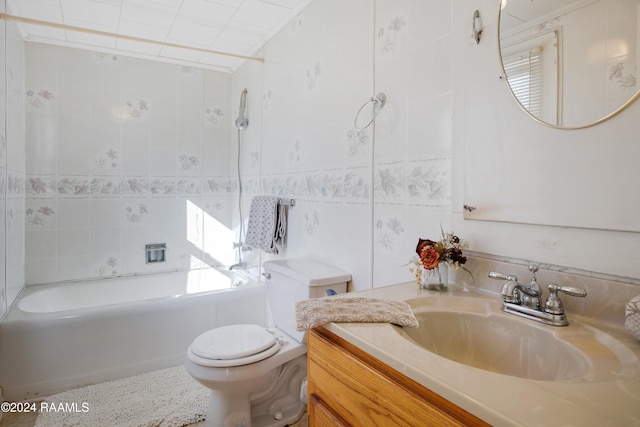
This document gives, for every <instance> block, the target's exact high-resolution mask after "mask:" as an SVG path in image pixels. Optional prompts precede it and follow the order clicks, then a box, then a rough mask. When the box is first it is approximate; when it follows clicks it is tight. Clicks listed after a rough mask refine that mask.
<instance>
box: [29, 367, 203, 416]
mask: <svg viewBox="0 0 640 427" xmlns="http://www.w3.org/2000/svg"><path fill="white" fill-rule="evenodd" d="M208 397H209V393H208V390H207V389H206V388H204V387H203V386H201V385H200V384H199V383H197V382H196V381H195V380H194V379H193V378H191V376H189V374H188V373H187V371H186V370H185V368H184V367H183V366H177V367H174V368H168V369H162V370H159V371H153V372H149V373H146V374H141V375H136V376H133V377H128V378H123V379H121V380H115V381H108V382H104V383H100V384H95V385H90V386H86V387H82V388H76V389H73V390H69V391H65V392H62V393H58V394H55V395H52V396H49V397H47V398H46V399H44V401H43V402H42V403H41V404H40V409H41V412H40V413H39V414H38V418H37V420H36V424H35V427H72V426H78V427H88V426H91V427H103V426H104V427H115V426H117V427H161V426H162V427H179V426H184V425H187V424H192V423H195V422H198V421H202V420H204V417H205V414H206V411H207V403H208Z"/></svg>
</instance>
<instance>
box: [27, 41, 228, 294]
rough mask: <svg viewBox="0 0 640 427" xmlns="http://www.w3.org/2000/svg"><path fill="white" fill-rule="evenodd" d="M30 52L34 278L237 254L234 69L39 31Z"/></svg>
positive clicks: (30, 272)
mask: <svg viewBox="0 0 640 427" xmlns="http://www.w3.org/2000/svg"><path fill="white" fill-rule="evenodd" d="M26 64H27V82H26V129H27V134H26V144H27V179H26V243H27V245H26V255H27V260H28V262H27V270H26V275H27V278H26V280H27V284H34V283H47V282H55V281H61V280H71V279H82V278H91V277H102V276H110V275H121V274H132V273H144V272H153V271H167V270H173V269H180V268H191V267H199V266H202V265H213V264H228V263H230V262H231V261H232V260H233V257H232V254H231V251H230V250H229V248H230V247H231V242H232V241H233V230H232V225H231V215H230V204H231V198H230V194H232V192H233V191H234V189H235V180H233V179H231V178H230V177H229V174H230V160H229V145H228V136H229V127H228V124H229V123H230V120H229V116H230V111H229V106H230V100H229V94H230V88H231V86H230V84H231V76H230V75H229V74H224V73H217V72H212V71H205V70H201V69H194V68H187V67H182V66H178V65H170V64H163V63H158V62H152V61H146V60H138V59H132V58H128V57H124V56H115V55H109V54H100V53H96V52H90V51H84V50H77V49H70V48H64V47H55V46H48V45H41V44H35V43H28V44H27V59H26ZM148 243H166V244H167V247H168V251H167V261H166V262H165V263H162V264H146V263H145V261H146V260H145V244H148Z"/></svg>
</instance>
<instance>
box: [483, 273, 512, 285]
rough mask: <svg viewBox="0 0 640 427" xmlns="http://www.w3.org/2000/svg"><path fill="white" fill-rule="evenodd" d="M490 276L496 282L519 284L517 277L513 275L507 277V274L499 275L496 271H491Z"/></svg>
mask: <svg viewBox="0 0 640 427" xmlns="http://www.w3.org/2000/svg"><path fill="white" fill-rule="evenodd" d="M488 276H489V277H491V278H492V279H496V280H511V281H513V282H516V283H517V282H518V278H517V277H516V276H513V275H508V276H507V275H506V274H502V273H498V272H496V271H490V272H489V275H488Z"/></svg>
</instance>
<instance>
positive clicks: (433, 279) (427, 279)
mask: <svg viewBox="0 0 640 427" xmlns="http://www.w3.org/2000/svg"><path fill="white" fill-rule="evenodd" d="M420 287H421V288H422V289H427V290H430V291H446V290H447V289H448V287H449V264H447V263H446V262H441V263H440V264H438V266H437V267H435V268H433V269H431V270H426V269H424V270H422V274H420Z"/></svg>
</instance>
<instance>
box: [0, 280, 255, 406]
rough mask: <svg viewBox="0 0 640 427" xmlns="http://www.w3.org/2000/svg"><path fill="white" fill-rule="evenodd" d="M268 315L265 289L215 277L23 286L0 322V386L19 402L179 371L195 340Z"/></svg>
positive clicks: (253, 282) (248, 281)
mask: <svg viewBox="0 0 640 427" xmlns="http://www.w3.org/2000/svg"><path fill="white" fill-rule="evenodd" d="M265 311H266V310H265V295H264V286H261V285H260V284H259V283H257V282H255V281H251V280H249V279H247V278H246V277H242V276H239V275H237V274H231V273H229V272H227V271H221V270H215V269H205V270H196V271H192V272H174V273H164V274H156V275H145V276H135V277H126V278H118V279H102V280H95V281H90V282H82V283H72V284H59V285H47V286H34V287H27V289H26V290H25V292H23V294H22V295H21V296H20V299H19V300H18V301H17V303H16V304H14V306H13V308H12V309H11V310H10V312H9V314H8V315H7V317H6V318H5V320H4V321H3V322H2V323H0V386H1V387H2V388H3V390H4V394H5V400H7V401H17V400H23V399H31V398H35V397H38V396H42V395H46V394H51V393H55V392H58V391H62V390H65V389H68V388H71V387H76V386H80V385H85V384H92V383H96V382H100V381H106V380H112V379H117V378H122V377H125V376H129V375H135V374H138V373H142V372H147V371H151V370H154V369H162V368H166V367H170V366H176V365H179V364H181V363H183V361H184V357H185V352H186V349H187V347H188V346H189V344H190V343H191V341H192V340H193V339H194V338H195V337H196V336H198V335H199V334H201V333H203V332H205V331H207V330H208V329H211V328H215V327H218V326H223V325H228V324H233V323H256V324H262V325H264V324H265V322H266V314H265Z"/></svg>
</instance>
